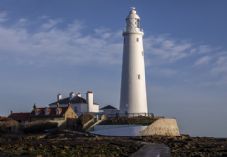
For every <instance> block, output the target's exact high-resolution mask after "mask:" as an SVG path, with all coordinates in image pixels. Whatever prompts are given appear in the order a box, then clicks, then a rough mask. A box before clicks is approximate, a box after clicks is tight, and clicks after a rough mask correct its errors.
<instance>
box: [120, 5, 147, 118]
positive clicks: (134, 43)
mask: <svg viewBox="0 0 227 157" xmlns="http://www.w3.org/2000/svg"><path fill="white" fill-rule="evenodd" d="M143 35H144V33H143V30H142V29H141V27H140V17H139V16H138V15H137V13H136V9H135V8H131V10H130V12H129V15H128V16H127V18H126V29H125V30H124V32H123V37H124V48H123V64H122V76H121V98H120V112H121V113H127V114H128V115H129V116H130V115H132V114H134V115H144V114H146V113H148V109H147V93H146V80H145V64H144V50H143Z"/></svg>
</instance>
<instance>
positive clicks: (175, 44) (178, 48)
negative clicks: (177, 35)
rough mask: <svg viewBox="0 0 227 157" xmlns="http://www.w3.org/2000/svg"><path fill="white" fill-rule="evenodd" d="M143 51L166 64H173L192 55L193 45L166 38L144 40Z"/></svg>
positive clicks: (151, 37)
mask: <svg viewBox="0 0 227 157" xmlns="http://www.w3.org/2000/svg"><path fill="white" fill-rule="evenodd" d="M144 41H145V49H146V51H147V52H148V53H149V54H152V55H154V56H158V57H160V58H161V59H164V60H165V61H166V62H175V61H177V60H180V59H183V58H185V57H188V56H190V55H191V54H192V51H191V50H192V49H193V45H192V44H191V43H189V42H185V41H180V40H179V41H178V40H175V39H172V38H169V37H166V36H161V35H160V36H158V37H155V36H150V37H148V38H145V40H144Z"/></svg>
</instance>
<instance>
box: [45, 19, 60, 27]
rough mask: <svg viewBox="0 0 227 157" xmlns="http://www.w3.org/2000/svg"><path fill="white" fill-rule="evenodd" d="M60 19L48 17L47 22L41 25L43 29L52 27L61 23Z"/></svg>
mask: <svg viewBox="0 0 227 157" xmlns="http://www.w3.org/2000/svg"><path fill="white" fill-rule="evenodd" d="M61 22H62V20H60V19H48V20H47V22H45V23H43V24H42V25H41V28H42V29H51V28H54V27H55V26H56V25H57V24H59V23H61Z"/></svg>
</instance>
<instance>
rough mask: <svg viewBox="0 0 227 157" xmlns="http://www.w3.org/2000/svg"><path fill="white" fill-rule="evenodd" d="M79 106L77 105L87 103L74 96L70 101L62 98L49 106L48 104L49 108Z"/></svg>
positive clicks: (68, 98)
mask: <svg viewBox="0 0 227 157" xmlns="http://www.w3.org/2000/svg"><path fill="white" fill-rule="evenodd" d="M58 103H59V104H79V103H87V101H86V100H85V99H84V98H82V97H79V96H75V97H73V98H72V99H70V97H67V98H63V99H61V100H59V101H56V102H53V103H51V104H49V106H53V105H57V104H58Z"/></svg>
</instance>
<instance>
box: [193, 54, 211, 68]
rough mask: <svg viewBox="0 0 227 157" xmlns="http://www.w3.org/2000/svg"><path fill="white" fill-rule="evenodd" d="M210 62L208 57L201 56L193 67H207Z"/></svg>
mask: <svg viewBox="0 0 227 157" xmlns="http://www.w3.org/2000/svg"><path fill="white" fill-rule="evenodd" d="M210 61H211V57H210V56H203V57H201V58H199V59H198V60H197V61H196V62H195V64H194V66H201V65H207V64H208V63H209V62H210Z"/></svg>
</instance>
